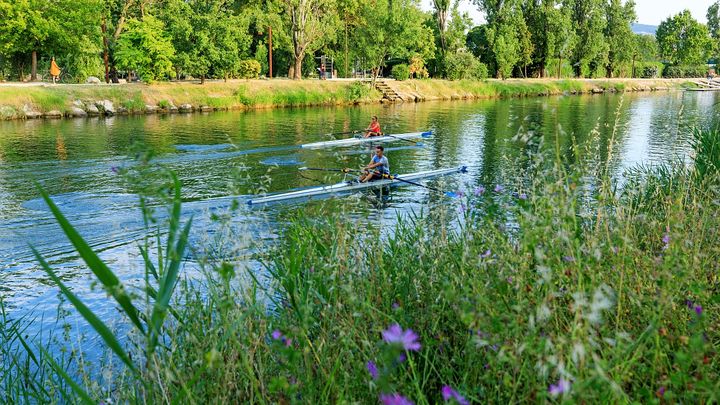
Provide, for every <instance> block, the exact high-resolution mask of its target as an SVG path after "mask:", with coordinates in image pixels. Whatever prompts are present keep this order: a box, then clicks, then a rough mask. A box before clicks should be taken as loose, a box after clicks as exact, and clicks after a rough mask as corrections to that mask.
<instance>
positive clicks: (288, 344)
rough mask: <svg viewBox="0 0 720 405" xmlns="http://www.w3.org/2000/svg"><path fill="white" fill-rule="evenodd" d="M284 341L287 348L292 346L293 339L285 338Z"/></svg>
mask: <svg viewBox="0 0 720 405" xmlns="http://www.w3.org/2000/svg"><path fill="white" fill-rule="evenodd" d="M283 340H284V341H285V346H287V347H290V346H292V339H288V338H286V337H284V336H283Z"/></svg>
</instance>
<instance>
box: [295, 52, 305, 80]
mask: <svg viewBox="0 0 720 405" xmlns="http://www.w3.org/2000/svg"><path fill="white" fill-rule="evenodd" d="M304 57H305V55H304V54H301V55H298V56H296V57H295V63H294V64H293V77H292V78H293V79H295V80H301V79H302V62H303V58H304Z"/></svg>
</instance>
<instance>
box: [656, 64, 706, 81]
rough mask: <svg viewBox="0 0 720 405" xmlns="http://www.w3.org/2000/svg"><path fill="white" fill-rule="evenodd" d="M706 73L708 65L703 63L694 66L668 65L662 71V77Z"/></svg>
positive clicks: (702, 74) (691, 75) (682, 76)
mask: <svg viewBox="0 0 720 405" xmlns="http://www.w3.org/2000/svg"><path fill="white" fill-rule="evenodd" d="M707 74H708V67H707V66H705V65H694V66H668V67H666V68H665V71H664V72H663V77H668V78H684V77H705V76H707Z"/></svg>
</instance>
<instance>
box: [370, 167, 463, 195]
mask: <svg viewBox="0 0 720 405" xmlns="http://www.w3.org/2000/svg"><path fill="white" fill-rule="evenodd" d="M374 173H376V174H380V173H379V172H374ZM382 176H383V177H384V178H387V179H390V180H397V181H402V182H403V183H408V184H412V185H413V186H418V187H425V188H427V189H429V190H432V191H437V192H438V193H443V194H445V195H446V196H448V197H452V198H455V197H459V195H458V194H457V193H453V192H452V191H443V190H440V189H439V188H435V187H430V186H426V185H424V184H420V183H415V182H414V181H410V180H405V179H403V178H401V177H397V176H393V175H391V174H383V175H382Z"/></svg>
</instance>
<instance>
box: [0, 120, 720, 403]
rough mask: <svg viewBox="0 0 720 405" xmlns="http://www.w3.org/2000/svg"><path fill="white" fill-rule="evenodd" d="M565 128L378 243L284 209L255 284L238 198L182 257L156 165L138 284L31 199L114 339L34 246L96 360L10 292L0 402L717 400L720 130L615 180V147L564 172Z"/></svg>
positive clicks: (173, 186)
mask: <svg viewBox="0 0 720 405" xmlns="http://www.w3.org/2000/svg"><path fill="white" fill-rule="evenodd" d="M559 136H561V134H560V133H556V134H554V135H553V134H551V135H546V137H547V138H548V139H546V144H547V145H548V149H549V150H546V151H544V152H543V151H540V152H537V153H533V154H532V155H531V156H527V157H524V158H520V161H519V162H517V163H518V164H517V165H515V166H514V167H515V169H511V172H507V173H503V174H502V176H501V177H498V178H494V179H492V180H487V181H478V182H477V183H475V184H472V185H469V186H468V187H469V189H466V190H459V191H463V192H464V194H463V196H462V197H461V198H460V200H459V201H455V202H454V203H449V204H447V206H444V207H443V208H441V209H439V210H438V211H436V212H431V213H429V215H428V216H425V217H423V216H411V217H410V218H408V219H404V220H402V221H399V222H398V224H397V225H396V226H395V227H394V228H393V229H392V230H391V231H390V232H389V233H388V235H387V238H385V237H381V235H380V234H379V230H377V229H374V228H372V227H367V226H358V224H357V221H358V219H357V218H356V219H355V220H353V219H352V218H348V217H347V216H344V215H343V213H341V212H334V213H332V214H329V213H328V212H327V210H326V209H325V208H324V206H323V205H319V206H314V207H308V209H306V210H298V212H297V213H295V214H292V213H291V215H290V218H289V223H288V227H287V228H285V229H284V230H283V232H282V233H281V235H279V239H278V244H277V245H273V246H271V247H269V248H268V249H263V250H262V251H258V253H257V254H255V255H254V256H253V258H254V260H257V261H258V262H259V263H261V265H262V266H261V267H262V270H261V271H257V268H248V267H247V264H246V263H245V262H244V261H243V259H237V257H238V255H235V254H233V253H234V251H233V250H232V248H231V247H229V246H228V245H226V244H225V242H227V241H228V240H232V239H233V238H234V237H238V238H242V237H243V232H244V231H245V230H243V229H237V228H236V226H237V222H235V221H234V218H233V214H234V213H235V212H236V210H239V209H240V205H239V204H238V205H234V206H233V207H231V208H229V211H228V212H227V213H220V212H218V213H217V215H218V221H225V224H226V225H227V227H228V228H227V232H223V235H227V240H225V241H222V240H219V241H216V242H215V243H217V244H218V245H217V246H216V245H215V244H214V243H213V242H210V241H208V242H207V245H205V244H199V243H198V242H197V241H195V242H194V243H192V245H193V246H190V241H189V240H188V234H189V230H190V228H191V227H192V220H191V219H190V218H188V217H187V215H181V197H180V184H179V181H178V180H177V178H176V177H175V176H174V175H173V174H172V173H171V172H169V171H159V170H157V169H158V167H157V166H156V165H154V164H152V163H150V164H147V165H140V166H137V167H135V168H130V169H128V170H127V171H123V172H121V174H122V175H123V176H124V178H125V180H127V181H129V182H130V184H134V189H136V190H137V191H138V193H139V194H140V197H141V199H142V201H143V204H142V206H143V207H145V208H144V209H143V215H144V217H145V218H146V219H147V222H146V224H147V229H146V230H147V236H146V238H145V240H144V242H141V243H140V244H139V249H140V252H141V254H142V257H143V259H144V273H145V276H144V278H143V280H136V282H134V283H133V284H132V285H123V283H122V282H120V281H119V279H118V278H117V277H116V276H115V274H114V273H113V271H112V267H113V264H112V263H107V264H106V263H105V262H103V261H102V260H101V259H100V258H99V257H98V254H97V253H95V252H93V250H92V249H91V248H90V247H89V245H88V244H87V243H86V242H85V241H84V240H83V239H82V237H81V236H80V234H78V233H77V232H76V231H75V229H74V228H73V226H72V224H70V223H69V222H68V221H67V220H66V219H65V218H64V217H63V216H62V213H61V209H60V208H58V207H57V206H55V205H54V204H53V202H52V200H51V198H50V197H49V196H48V195H47V194H45V193H43V198H44V199H45V201H46V203H47V204H48V205H49V206H50V208H51V210H52V212H53V215H54V216H55V218H56V220H57V221H58V222H59V224H60V226H61V227H62V229H63V231H64V233H65V234H66V236H67V237H68V239H69V240H70V241H71V242H72V243H73V245H74V246H75V249H77V252H78V255H79V256H80V257H82V259H83V260H84V261H85V263H86V264H87V266H88V268H89V269H90V270H92V272H93V273H94V274H95V276H96V277H97V280H98V281H97V283H98V285H99V286H100V287H101V288H103V289H104V291H105V292H106V293H107V296H108V299H109V300H114V302H116V303H117V307H116V308H117V309H118V316H119V317H121V318H122V322H123V325H125V328H124V332H122V333H120V332H114V330H113V329H112V328H111V327H110V326H108V325H107V324H106V323H105V322H103V321H102V320H101V318H100V317H99V316H98V315H96V314H95V313H94V312H93V310H92V309H90V308H88V307H87V306H85V305H84V304H83V302H82V300H81V299H79V298H78V297H77V296H76V295H74V294H73V293H72V292H71V291H70V290H69V289H68V288H67V287H66V286H65V284H64V282H63V278H62V276H61V275H60V274H57V273H56V272H55V270H53V268H52V265H51V264H48V263H47V262H45V260H44V259H43V257H42V252H36V257H37V259H38V261H39V263H41V265H42V267H43V268H44V270H45V272H46V273H47V274H48V275H49V276H50V279H52V282H53V283H54V284H56V285H57V286H58V288H59V289H60V291H61V292H62V294H63V296H65V297H66V298H67V304H66V305H65V306H64V309H63V311H77V313H79V314H81V315H82V317H83V318H84V319H85V320H86V321H87V323H88V325H90V326H92V328H93V329H94V330H95V331H96V332H97V335H92V334H91V335H90V336H88V338H92V339H94V342H100V343H101V344H102V346H103V347H104V348H105V352H106V353H107V355H103V357H102V358H103V360H102V361H98V362H89V361H87V360H86V357H85V355H84V353H83V352H82V350H81V349H82V344H80V343H78V342H76V341H74V340H71V341H64V340H62V339H59V340H57V341H54V342H52V343H44V342H43V341H42V340H41V339H39V338H38V337H37V336H28V335H27V334H26V333H24V330H25V328H26V326H27V325H28V323H29V322H32V320H33V318H32V315H28V316H26V317H23V318H22V319H12V318H11V317H10V316H9V315H8V312H7V311H6V310H5V307H4V305H3V302H2V300H0V319H1V320H2V321H3V322H2V323H0V332H2V337H3V339H0V358H2V359H3V360H4V361H5V364H8V365H9V368H8V369H7V371H5V372H3V373H0V402H3V403H58V402H60V403H62V402H71V403H86V404H97V403H101V402H102V403H108V404H110V403H113V404H115V403H208V402H212V403H281V404H294V403H313V404H315V403H316V404H325V403H368V404H369V403H377V401H378V400H379V401H380V402H381V403H383V404H413V403H414V404H429V403H438V404H439V403H445V404H453V403H456V404H468V403H502V404H505V403H540V402H546V403H660V404H662V403H707V404H710V403H716V402H717V401H718V393H720V357H719V356H718V344H719V342H720V331H719V330H718V325H719V324H720V318H719V317H718V314H719V313H720V299H719V297H720V295H719V292H718V281H719V280H718V274H720V268H719V265H718V260H717V258H718V257H720V245H719V244H718V243H717V235H718V227H720V217H718V216H717V215H715V211H716V207H717V204H718V197H719V196H720V194H719V192H718V190H720V171H719V170H718V168H720V132H719V131H718V130H717V129H708V130H695V131H694V134H693V137H692V146H693V161H692V162H688V164H685V163H684V162H677V164H667V165H663V166H658V167H652V168H649V167H642V166H641V167H635V168H634V169H631V170H630V171H629V172H627V173H626V174H625V175H624V176H623V177H624V180H625V183H624V186H623V187H620V188H618V184H619V183H618V179H616V178H613V177H611V176H609V175H608V173H609V169H608V165H609V163H606V162H599V161H598V160H596V159H595V158H594V157H595V154H596V153H597V152H598V151H600V150H601V148H602V149H603V150H606V151H607V155H608V156H612V155H613V153H614V149H615V147H616V144H615V142H613V141H612V140H611V142H609V143H607V144H606V143H604V142H603V141H601V140H600V138H599V137H595V138H593V139H591V140H589V141H588V144H586V145H585V146H576V147H573V148H572V149H571V150H572V153H573V165H572V166H567V165H566V164H565V163H564V162H563V161H562V160H561V158H560V156H561V155H560V151H559V150H553V148H559V147H560V146H559V144H556V143H555V141H554V140H553V138H556V137H559ZM517 142H523V141H517ZM540 142H542V141H540ZM553 145H555V146H553ZM600 153H604V152H600ZM608 159H609V158H608ZM150 172H152V173H156V174H157V173H164V174H163V175H162V176H158V175H156V176H155V177H152V176H149V175H148V173H150ZM133 179H135V180H133ZM152 201H157V202H160V201H161V202H162V204H157V205H155V204H151V203H149V202H152ZM145 202H148V204H145ZM153 206H155V207H156V208H154V209H151V208H149V207H153ZM153 210H161V211H162V212H163V213H165V212H166V213H167V215H162V216H161V217H163V218H167V219H166V220H155V219H153V218H157V216H156V215H154V213H153ZM259 214H260V213H258V215H259ZM223 218H224V219H223ZM359 220H360V221H362V219H359ZM456 221H457V222H456ZM450 223H456V224H459V225H458V226H450V225H447V224H450ZM438 224H440V225H439V226H438ZM160 229H166V230H167V232H160ZM161 235H163V236H161ZM161 238H162V239H164V241H161ZM221 246H226V247H227V248H229V249H230V250H229V251H226V250H224V249H219V248H220V247H221ZM189 251H192V254H191V256H192V257H193V258H194V259H193V260H197V263H198V265H199V266H200V267H201V269H200V270H201V271H200V272H199V276H198V277H200V280H192V281H191V280H188V278H187V276H186V275H185V274H184V272H183V270H182V269H183V267H184V266H183V265H182V264H183V262H184V261H185V260H186V259H185V258H186V256H187V255H188V254H189ZM139 271H142V267H141V269H139ZM73 308H74V309H73ZM65 322H66V321H65V320H64V319H63V316H61V317H60V318H59V319H58V323H59V325H62V324H64V323H65ZM113 324H115V325H117V323H116V322H115V321H113ZM68 327H69V326H68ZM128 328H129V329H131V331H129V332H128V331H127V329H128ZM98 338H99V339H98ZM58 346H60V347H62V348H63V350H58Z"/></svg>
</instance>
